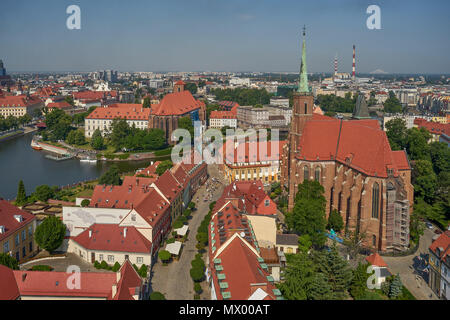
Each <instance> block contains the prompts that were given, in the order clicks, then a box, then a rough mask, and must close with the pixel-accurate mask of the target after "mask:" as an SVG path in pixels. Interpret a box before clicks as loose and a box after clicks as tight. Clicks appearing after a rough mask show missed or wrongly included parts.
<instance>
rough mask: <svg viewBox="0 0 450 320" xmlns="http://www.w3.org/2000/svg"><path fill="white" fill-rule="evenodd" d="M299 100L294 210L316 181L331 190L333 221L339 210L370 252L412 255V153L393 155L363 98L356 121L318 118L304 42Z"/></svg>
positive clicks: (291, 164)
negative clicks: (303, 190)
mask: <svg viewBox="0 0 450 320" xmlns="http://www.w3.org/2000/svg"><path fill="white" fill-rule="evenodd" d="M303 36H305V33H303ZM293 99H294V100H293V115H292V122H291V128H290V132H289V137H288V143H287V144H286V145H285V146H284V149H283V155H282V162H281V163H282V164H281V165H282V168H281V184H282V186H283V188H284V189H285V190H288V192H289V210H291V209H292V208H293V207H294V199H295V194H296V193H297V189H298V184H300V183H302V182H303V181H304V180H305V179H309V180H312V179H314V180H316V181H319V182H320V184H321V185H322V186H323V187H324V189H325V198H326V200H327V204H326V215H327V218H328V216H329V214H330V212H331V211H332V210H333V209H336V210H338V212H339V213H340V214H341V216H342V218H343V220H344V224H345V230H349V231H356V232H357V233H359V234H361V235H363V234H364V235H365V237H364V240H363V245H364V246H366V247H369V248H372V249H375V250H378V251H382V252H386V251H402V250H405V249H407V248H408V246H409V217H410V213H411V212H412V205H413V186H412V184H411V167H410V165H409V161H408V158H407V155H406V152H405V151H392V150H391V147H390V145H389V141H388V139H387V136H386V133H385V132H384V131H383V130H381V128H380V125H379V123H378V121H377V120H372V119H370V117H369V113H368V110H367V104H366V103H365V101H364V98H363V96H360V97H359V98H358V101H357V105H356V108H355V112H354V116H353V119H351V120H343V119H336V118H331V117H327V116H323V115H320V114H316V113H313V107H314V97H313V95H312V93H311V90H310V88H309V86H308V78H307V72H306V47H305V40H304V39H303V48H302V61H301V67H300V79H299V85H298V89H297V90H296V91H295V92H294V97H293Z"/></svg>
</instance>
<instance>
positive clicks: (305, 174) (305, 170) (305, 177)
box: [303, 166, 309, 181]
mask: <svg viewBox="0 0 450 320" xmlns="http://www.w3.org/2000/svg"><path fill="white" fill-rule="evenodd" d="M305 180H309V167H308V166H305V167H304V168H303V181H305Z"/></svg>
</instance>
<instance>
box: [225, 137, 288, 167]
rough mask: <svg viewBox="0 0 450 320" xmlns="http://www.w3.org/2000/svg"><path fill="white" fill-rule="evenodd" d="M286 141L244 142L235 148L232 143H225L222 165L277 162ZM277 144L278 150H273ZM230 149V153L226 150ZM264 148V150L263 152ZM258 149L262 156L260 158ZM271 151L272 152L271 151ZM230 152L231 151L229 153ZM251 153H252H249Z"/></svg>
mask: <svg viewBox="0 0 450 320" xmlns="http://www.w3.org/2000/svg"><path fill="white" fill-rule="evenodd" d="M286 142H287V141H285V140H283V141H267V142H245V143H240V144H239V145H238V146H237V147H235V145H234V142H231V143H229V142H228V141H226V142H225V143H224V144H223V148H222V150H220V152H221V153H222V154H224V153H225V154H226V157H224V163H227V164H228V163H229V165H237V163H239V162H240V163H242V162H244V163H247V164H249V163H250V162H261V161H279V160H281V155H282V154H283V146H284V145H285V144H286ZM277 144H278V149H277V150H275V148H276V146H277ZM227 148H230V151H229V150H227ZM264 148H266V150H264ZM260 149H261V153H262V156H260ZM272 149H273V151H272ZM231 150H232V151H231ZM250 151H252V152H250ZM267 166H269V164H267Z"/></svg>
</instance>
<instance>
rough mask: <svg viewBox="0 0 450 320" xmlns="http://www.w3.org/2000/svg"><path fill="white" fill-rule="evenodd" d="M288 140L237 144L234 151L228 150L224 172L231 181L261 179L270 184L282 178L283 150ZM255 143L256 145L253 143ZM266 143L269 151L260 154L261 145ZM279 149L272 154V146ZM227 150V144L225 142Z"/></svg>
mask: <svg viewBox="0 0 450 320" xmlns="http://www.w3.org/2000/svg"><path fill="white" fill-rule="evenodd" d="M285 143H286V141H268V142H244V143H241V144H235V145H234V147H233V148H230V150H231V149H232V150H233V151H232V152H230V151H227V155H226V157H224V163H223V166H222V167H223V172H224V176H225V179H227V181H228V182H229V183H231V182H233V181H252V180H261V181H262V182H263V183H264V184H270V183H273V182H277V181H279V180H280V174H281V169H280V167H281V162H280V159H281V150H282V148H283V145H284V144H285ZM253 144H254V145H253ZM262 144H266V146H267V153H264V152H263V155H262V156H260V155H259V152H260V147H262ZM276 144H278V150H276V153H275V152H274V153H273V154H272V152H271V150H272V146H273V147H274V148H276V146H275V145H276ZM252 145H253V146H252ZM224 150H226V144H224Z"/></svg>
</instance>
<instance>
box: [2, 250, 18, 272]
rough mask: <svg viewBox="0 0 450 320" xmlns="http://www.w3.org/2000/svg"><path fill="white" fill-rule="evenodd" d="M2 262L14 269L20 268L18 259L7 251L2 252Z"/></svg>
mask: <svg viewBox="0 0 450 320" xmlns="http://www.w3.org/2000/svg"><path fill="white" fill-rule="evenodd" d="M0 264H1V265H4V266H6V267H8V268H10V269H13V270H19V263H18V262H17V260H16V259H15V258H13V257H11V256H10V255H9V253H6V252H2V253H0Z"/></svg>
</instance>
